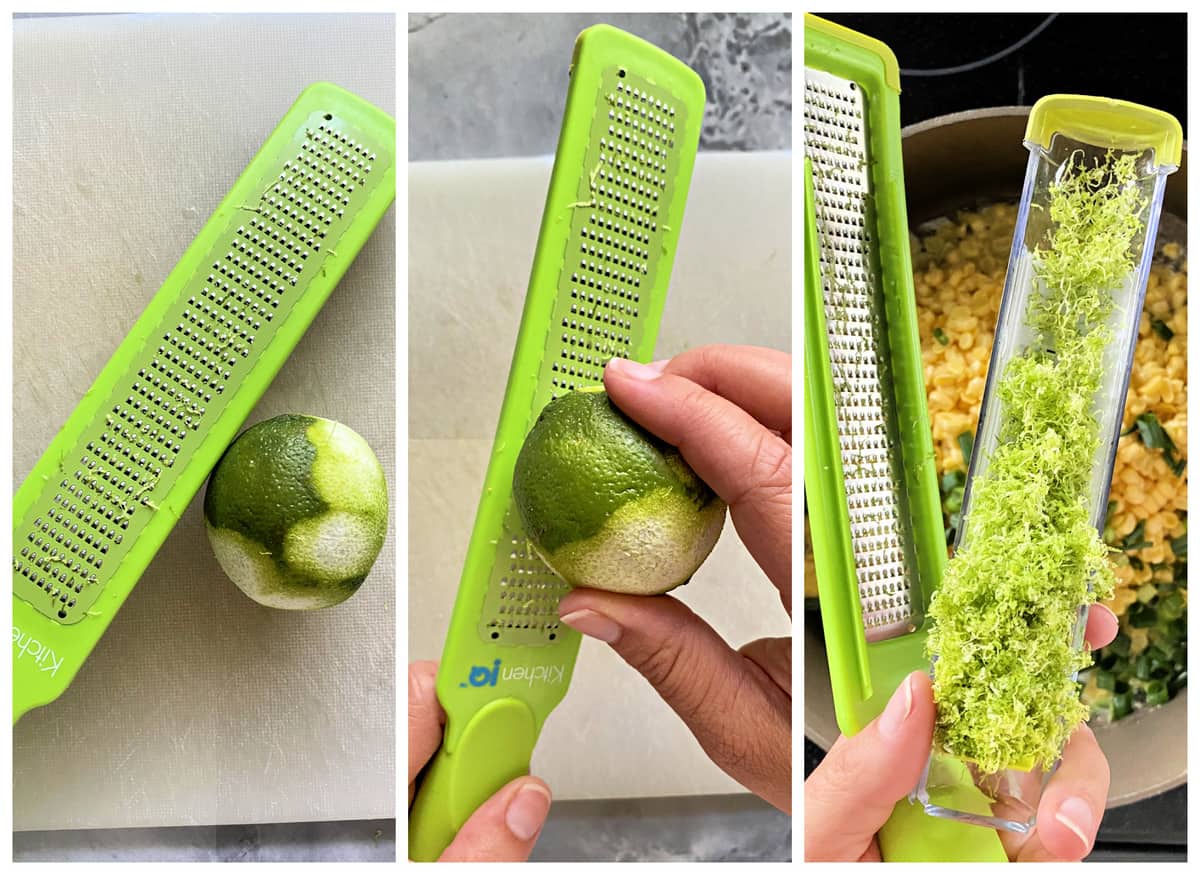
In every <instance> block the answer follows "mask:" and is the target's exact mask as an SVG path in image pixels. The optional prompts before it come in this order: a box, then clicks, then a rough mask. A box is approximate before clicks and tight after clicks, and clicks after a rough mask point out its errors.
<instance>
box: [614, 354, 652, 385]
mask: <svg viewBox="0 0 1200 875" xmlns="http://www.w3.org/2000/svg"><path fill="white" fill-rule="evenodd" d="M666 366H667V363H666V361H662V362H654V363H653V364H649V365H644V364H642V363H641V362H631V361H630V360H629V359H623V358H614V359H609V360H608V369H609V370H611V371H613V372H615V373H617V374H620V375H621V376H623V377H630V378H632V379H634V380H656V379H658V378H659V377H660V376H662V369H663V368H665V367H666Z"/></svg>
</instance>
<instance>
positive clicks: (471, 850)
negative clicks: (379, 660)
mask: <svg viewBox="0 0 1200 875" xmlns="http://www.w3.org/2000/svg"><path fill="white" fill-rule="evenodd" d="M436 678H437V663H436V662H414V663H413V664H412V665H410V666H409V667H408V804H409V805H410V806H411V805H412V801H413V793H414V791H415V790H416V780H417V775H418V774H419V773H420V771H421V769H423V768H424V767H425V764H426V763H427V762H429V760H430V759H431V758H432V757H433V755H434V754H435V753H437V749H438V747H439V746H440V745H441V743H442V732H443V730H444V729H445V724H446V714H445V712H444V711H443V710H442V706H441V704H440V703H439V702H438V700H437V693H436V691H435V689H434V682H435V680H436ZM550 798H551V797H550V788H549V787H547V786H546V784H545V782H543V781H541V780H540V779H538V778H534V777H530V776H525V777H521V778H515V779H514V780H512V781H509V782H508V783H507V784H505V785H504V786H503V787H501V788H500V789H499V790H497V791H496V792H495V793H494V794H493V795H492V797H491V798H490V799H488V800H487V801H486V802H484V803H483V804H482V805H481V806H479V808H478V809H476V811H475V813H474V814H472V815H471V817H470V818H469V819H468V820H467V822H466V823H464V824H463V826H462V829H460V830H459V831H458V835H456V836H455V837H454V841H453V842H451V843H450V846H449V847H448V848H446V850H445V851H444V852H443V853H442V856H441V857H440V858H439V862H443V863H487V862H495V863H520V862H524V861H525V860H528V859H529V854H530V852H531V851H532V850H533V846H534V844H535V843H536V842H537V838H538V834H539V833H540V832H541V830H542V826H543V825H544V824H545V822H546V815H547V813H549V811H550Z"/></svg>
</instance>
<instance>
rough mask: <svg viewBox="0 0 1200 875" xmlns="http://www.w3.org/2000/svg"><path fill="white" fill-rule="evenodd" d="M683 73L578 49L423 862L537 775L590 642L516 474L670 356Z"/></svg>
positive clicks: (418, 843)
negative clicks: (548, 559)
mask: <svg viewBox="0 0 1200 875" xmlns="http://www.w3.org/2000/svg"><path fill="white" fill-rule="evenodd" d="M704 102H705V98H704V86H703V83H702V82H701V80H700V78H699V77H698V76H697V75H696V74H695V73H694V72H693V71H692V70H691V69H689V68H688V67H687V66H686V65H684V64H683V63H682V62H680V61H678V60H676V59H675V58H673V57H671V56H670V55H668V54H667V53H665V52H663V51H662V50H660V49H658V48H656V47H654V46H652V45H650V44H649V43H646V42H643V41H642V40H640V39H638V38H636V37H633V36H631V35H629V34H626V33H623V32H622V31H619V30H616V29H615V28H612V27H608V26H606V25H597V26H594V27H591V28H589V29H587V30H585V31H584V32H583V33H581V34H580V36H579V38H578V39H577V40H576V43H575V51H574V56H573V59H572V65H571V71H570V84H569V87H568V93H567V103H566V108H565V110H564V115H563V123H562V130H561V133H560V136H559V143H558V149H557V151H556V154H555V160H554V169H553V171H552V173H551V180H550V188H549V192H548V194H547V197H546V204H545V207H544V211H543V214H542V224H541V229H540V232H539V235H538V244H537V250H536V252H535V254H534V262H533V269H532V273H531V276H530V281H529V287H528V290H527V293H526V297H525V307H524V311H523V314H522V317H521V326H520V330H519V333H518V336H517V344H516V349H515V351H514V354H513V360H512V366H511V369H510V371H509V377H508V385H507V389H506V391H505V397H504V402H503V405H502V408H501V412H500V419H499V424H498V426H497V429H496V438H495V443H494V445H493V451H492V457H491V460H490V462H489V465H488V472H487V475H486V478H485V483H484V490H483V495H482V496H481V498H480V503H479V509H478V512H477V515H476V519H475V526H474V529H473V532H472V535H471V542H470V545H469V548H468V551H467V557H466V562H465V564H464V568H463V574H462V579H461V582H460V584H459V589H458V595H457V598H456V601H455V606H454V611H453V614H452V616H451V620H450V629H449V631H448V633H447V637H446V645H445V649H444V651H443V655H442V660H441V664H440V666H439V669H438V679H437V693H438V699H439V700H440V702H441V704H442V706H443V708H444V709H445V711H446V715H447V723H446V732H445V737H444V739H443V743H442V746H441V748H440V749H439V751H438V753H437V754H436V756H435V757H434V759H433V761H432V762H431V764H430V766H429V767H428V768H427V770H426V771H425V773H424V774H423V776H422V779H421V785H420V787H419V789H418V791H417V795H416V799H415V801H414V804H413V806H412V809H411V812H410V817H409V856H410V857H411V858H412V859H414V860H418V861H420V860H432V859H436V858H437V857H438V856H439V855H440V854H441V853H442V851H443V850H444V849H445V848H446V847H447V845H448V844H449V843H450V841H451V840H452V839H453V837H454V835H455V833H456V832H457V831H458V829H459V828H460V827H461V826H462V824H463V823H464V822H465V821H466V819H467V818H468V817H469V816H470V815H471V813H473V812H474V810H475V809H476V808H477V807H478V806H479V805H480V804H481V803H482V802H484V801H485V800H486V799H487V798H488V797H490V796H491V795H492V794H493V793H494V792H495V791H496V790H498V789H499V788H500V787H502V786H503V785H504V784H506V783H507V782H508V781H510V780H512V779H513V778H516V777H518V776H520V775H523V774H526V773H527V772H528V770H529V761H530V757H531V755H532V752H533V747H534V744H535V743H536V740H537V736H538V734H539V732H540V731H541V727H542V724H543V723H544V721H545V719H546V717H547V716H548V715H549V713H550V711H551V710H552V709H553V708H554V706H555V705H557V704H558V702H559V701H561V699H562V697H563V695H565V693H566V689H567V685H568V683H569V681H570V676H571V671H572V668H573V666H574V662H575V656H576V654H577V652H578V649H579V641H580V636H579V634H578V633H576V632H575V631H573V630H572V629H570V628H569V627H565V626H561V625H560V623H559V619H558V603H559V601H560V599H561V598H562V596H563V595H565V594H566V593H567V592H568V590H569V587H568V586H567V585H566V584H565V583H564V582H563V581H562V580H561V579H560V578H559V577H557V576H556V575H555V574H554V573H553V572H552V571H550V569H549V568H548V567H547V566H546V565H545V564H544V563H543V562H542V560H541V559H540V558H539V557H538V556H537V554H536V553H535V552H534V550H533V548H532V546H531V545H530V544H529V542H528V540H527V539H526V537H525V534H524V531H523V528H522V525H521V522H520V517H519V515H518V513H517V511H516V509H515V507H514V506H513V503H512V476H513V469H514V466H515V464H516V458H517V455H518V453H519V452H520V448H521V445H522V443H523V441H524V439H525V436H526V434H527V433H528V431H529V429H530V428H531V427H532V425H533V423H534V421H535V420H536V419H537V416H538V414H539V413H540V412H541V410H542V408H543V407H545V405H546V404H547V403H549V402H550V401H551V400H553V399H554V398H557V397H559V396H560V395H562V394H563V393H566V392H570V391H572V390H574V389H581V388H587V387H592V386H600V385H602V384H603V373H604V366H605V364H606V363H607V362H608V361H609V360H610V359H612V358H614V357H625V358H630V359H634V360H640V361H649V360H650V358H651V357H652V356H653V353H654V345H655V340H656V338H657V334H658V325H659V322H660V319H661V316H662V307H663V303H664V301H665V296H666V290H667V285H668V281H669V279H670V272H671V265H672V263H673V261H674V256H675V247H676V242H677V240H678V236H679V228H680V224H681V223H682V220H683V210H684V202H685V199H686V196H687V190H688V185H689V183H690V180H691V174H692V167H693V163H694V160H695V153H696V147H697V143H698V142H699V137H700V126H701V122H702V119H703V114H704Z"/></svg>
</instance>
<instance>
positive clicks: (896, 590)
mask: <svg viewBox="0 0 1200 875" xmlns="http://www.w3.org/2000/svg"><path fill="white" fill-rule="evenodd" d="M865 124H866V119H865V112H864V107H863V92H862V89H861V88H859V87H858V86H857V85H856V84H855V83H854V82H853V81H851V80H848V79H842V78H840V77H838V76H834V75H833V74H831V73H826V72H824V71H821V70H813V69H810V68H805V70H804V154H805V156H806V157H807V158H808V159H809V162H810V164H811V167H812V186H813V203H814V213H815V218H816V225H817V238H818V243H819V248H818V261H819V265H820V277H821V297H822V301H823V305H824V311H825V326H826V332H827V337H828V341H827V342H828V351H829V362H830V369H831V373H832V376H833V402H834V415H835V418H836V430H837V436H838V440H839V444H840V452H841V461H842V471H843V473H844V475H845V477H844V484H845V492H846V506H847V509H848V511H849V517H850V539H851V544H852V548H853V553H854V571H855V575H856V578H857V582H858V594H859V598H860V600H861V603H862V620H863V627H864V632H865V635H866V639H867V640H868V641H879V640H883V639H885V638H890V637H893V636H895V635H903V634H905V633H908V632H912V631H913V630H914V629H915V628H916V626H917V624H918V623H919V622H920V605H919V604H918V603H916V602H915V601H914V599H913V590H912V575H911V562H910V558H909V553H910V550H909V549H907V548H906V542H907V541H908V540H909V539H910V538H911V532H910V531H909V530H908V528H907V526H906V524H905V521H904V518H903V516H902V514H901V513H900V510H899V503H900V501H901V493H902V487H901V477H902V471H901V469H900V464H901V463H900V457H899V454H898V453H896V452H894V449H893V448H895V447H897V446H898V445H899V438H900V435H899V433H898V425H897V421H896V410H895V404H894V403H893V401H892V390H891V386H890V385H885V379H886V378H887V376H888V375H887V372H886V371H887V362H886V360H885V358H884V356H886V354H887V343H886V338H885V336H884V333H883V322H884V319H883V315H884V305H883V299H882V289H881V285H880V279H879V262H878V255H877V254H876V252H875V247H876V245H877V243H876V241H875V240H874V239H873V231H874V222H873V215H872V208H871V197H870V195H871V186H870V179H869V175H868V168H869V165H870V155H869V154H868V146H867V135H866V128H865Z"/></svg>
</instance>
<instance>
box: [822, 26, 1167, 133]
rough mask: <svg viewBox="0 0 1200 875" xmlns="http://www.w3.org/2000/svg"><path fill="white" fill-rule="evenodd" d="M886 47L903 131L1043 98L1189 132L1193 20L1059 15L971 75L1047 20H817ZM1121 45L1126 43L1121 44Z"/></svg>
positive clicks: (1023, 104)
mask: <svg viewBox="0 0 1200 875" xmlns="http://www.w3.org/2000/svg"><path fill="white" fill-rule="evenodd" d="M817 14H818V15H821V16H822V17H823V18H828V19H829V20H830V21H834V22H837V23H838V24H841V25H844V26H846V27H849V28H851V29H853V30H857V31H859V32H861V33H864V34H867V35H868V36H872V37H875V38H876V39H880V40H882V41H883V42H884V43H886V44H887V45H888V46H889V47H891V49H892V51H894V52H895V53H896V58H897V60H898V61H899V62H900V87H901V95H900V123H901V125H910V124H913V123H914V122H919V121H924V120H925V119H928V118H934V117H935V116H939V115H946V114H947V113H951V112H959V111H961V110H967V109H978V108H980V107H987V106H1032V105H1033V104H1034V102H1035V101H1036V100H1037V99H1038V98H1039V97H1042V96H1044V95H1046V94H1055V93H1059V94H1093V95H1098V96H1101V97H1114V98H1119V99H1122V100H1131V101H1134V102H1136V103H1144V104H1146V105H1147V106H1152V107H1155V108H1156V109H1162V110H1165V111H1167V112H1169V113H1171V114H1172V115H1174V116H1175V117H1176V118H1177V119H1179V123H1180V124H1182V125H1183V127H1184V130H1185V131H1186V130H1187V16H1186V15H1184V14H1182V13H1141V14H1126V13H1122V14H1108V13H1094V14H1093V13H1061V14H1057V15H1055V16H1052V17H1053V20H1052V21H1050V22H1049V24H1047V25H1046V27H1045V29H1044V30H1041V31H1040V32H1039V33H1037V35H1036V36H1033V38H1032V39H1030V40H1029V42H1028V43H1026V44H1025V45H1024V46H1023V47H1022V48H1020V49H1018V50H1017V51H1015V52H1012V53H1011V54H1008V55H1006V56H1004V57H1003V58H999V59H997V60H996V61H994V62H992V63H988V64H982V65H980V66H974V67H973V69H967V70H962V71H961V72H957V73H950V74H943V75H934V76H930V75H912V74H910V73H906V71H911V70H914V69H920V70H936V69H946V68H962V67H971V66H973V65H975V64H978V62H980V61H982V60H984V59H986V58H988V57H990V56H992V55H995V54H997V53H999V52H1002V51H1004V50H1005V49H1006V48H1009V47H1011V46H1013V45H1015V44H1017V43H1018V42H1020V41H1021V40H1022V39H1024V38H1026V37H1028V36H1029V35H1030V34H1032V33H1033V32H1034V31H1035V30H1036V29H1037V28H1038V27H1039V26H1041V25H1042V24H1043V23H1045V22H1046V20H1047V18H1048V17H1050V16H1047V15H1045V14H1041V13H1038V14H1013V13H996V14H993V13H962V14H942V13H926V14H891V13H878V14H870V13H855V14H843V13H830V14H827V15H826V14H823V13H817ZM1114 36H1119V39H1114V38H1113V37H1114Z"/></svg>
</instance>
